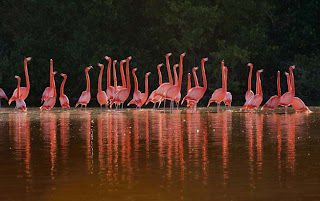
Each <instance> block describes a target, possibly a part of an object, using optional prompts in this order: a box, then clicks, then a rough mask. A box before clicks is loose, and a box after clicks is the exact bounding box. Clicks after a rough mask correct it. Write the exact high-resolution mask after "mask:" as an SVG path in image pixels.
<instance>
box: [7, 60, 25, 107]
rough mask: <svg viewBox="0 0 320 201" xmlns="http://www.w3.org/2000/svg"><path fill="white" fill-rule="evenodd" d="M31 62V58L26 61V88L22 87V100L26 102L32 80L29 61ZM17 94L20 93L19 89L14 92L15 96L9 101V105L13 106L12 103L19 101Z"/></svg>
mask: <svg viewBox="0 0 320 201" xmlns="http://www.w3.org/2000/svg"><path fill="white" fill-rule="evenodd" d="M30 60H31V57H27V58H25V59H24V74H25V77H26V87H20V98H21V99H22V100H25V99H26V98H27V97H28V95H29V91H30V80H29V74H28V61H30ZM17 92H18V91H17V89H15V90H14V91H13V94H12V96H11V98H10V99H9V101H8V104H9V105H10V104H11V102H12V101H15V100H17V99H18V96H17Z"/></svg>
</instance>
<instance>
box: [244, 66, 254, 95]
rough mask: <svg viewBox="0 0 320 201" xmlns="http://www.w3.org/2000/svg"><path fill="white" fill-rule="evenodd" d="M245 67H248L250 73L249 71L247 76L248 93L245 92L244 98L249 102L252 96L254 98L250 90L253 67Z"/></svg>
mask: <svg viewBox="0 0 320 201" xmlns="http://www.w3.org/2000/svg"><path fill="white" fill-rule="evenodd" d="M247 66H249V67H250V71H249V76H248V91H247V92H246V96H245V99H246V101H247V100H249V99H250V98H251V97H252V96H254V93H253V91H252V90H251V79H252V69H253V65H252V63H248V65H247Z"/></svg>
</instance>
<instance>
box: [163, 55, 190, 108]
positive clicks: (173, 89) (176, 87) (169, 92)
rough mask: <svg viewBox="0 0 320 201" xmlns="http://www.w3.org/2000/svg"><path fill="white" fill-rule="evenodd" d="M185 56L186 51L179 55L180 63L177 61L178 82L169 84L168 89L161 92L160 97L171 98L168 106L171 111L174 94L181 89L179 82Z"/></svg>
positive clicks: (180, 81)
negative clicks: (172, 84) (161, 95)
mask: <svg viewBox="0 0 320 201" xmlns="http://www.w3.org/2000/svg"><path fill="white" fill-rule="evenodd" d="M185 56H186V53H182V54H181V55H180V63H179V82H178V84H176V85H174V86H171V87H170V88H168V90H167V91H166V92H165V93H164V94H163V97H162V98H165V99H169V100H171V104H170V108H171V111H172V109H173V107H174V105H173V103H174V101H175V98H176V96H177V95H178V94H179V92H180V91H181V83H182V73H183V58H184V57H185Z"/></svg>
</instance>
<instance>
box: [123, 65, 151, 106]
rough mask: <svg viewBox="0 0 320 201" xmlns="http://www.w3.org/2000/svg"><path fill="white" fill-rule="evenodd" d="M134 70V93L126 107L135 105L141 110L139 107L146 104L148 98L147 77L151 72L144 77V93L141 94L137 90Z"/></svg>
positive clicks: (133, 71)
mask: <svg viewBox="0 0 320 201" xmlns="http://www.w3.org/2000/svg"><path fill="white" fill-rule="evenodd" d="M135 69H136V68H135ZM135 69H133V70H132V75H133V78H134V86H135V87H134V88H135V89H134V93H133V99H132V100H131V101H130V102H129V103H128V105H130V104H136V105H137V107H139V108H141V106H142V105H143V104H144V103H145V102H146V100H147V98H148V77H149V75H150V74H151V72H148V73H146V75H145V84H144V86H145V90H144V93H141V92H140V91H139V90H138V80H137V76H136V74H135V71H136V70H135Z"/></svg>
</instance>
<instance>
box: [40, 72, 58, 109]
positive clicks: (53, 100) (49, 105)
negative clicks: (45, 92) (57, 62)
mask: <svg viewBox="0 0 320 201" xmlns="http://www.w3.org/2000/svg"><path fill="white" fill-rule="evenodd" d="M55 74H57V72H56V71H55V72H53V73H52V83H51V84H50V85H52V91H53V96H51V97H49V98H47V99H46V100H45V101H44V103H43V105H42V106H41V107H40V111H42V110H51V109H52V108H53V107H54V105H55V104H56V100H57V92H56V84H55V81H54V75H55Z"/></svg>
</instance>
